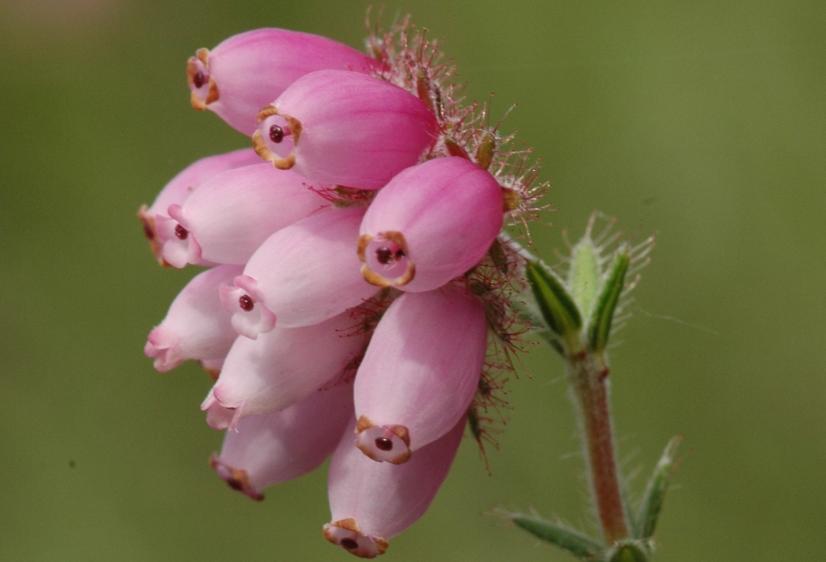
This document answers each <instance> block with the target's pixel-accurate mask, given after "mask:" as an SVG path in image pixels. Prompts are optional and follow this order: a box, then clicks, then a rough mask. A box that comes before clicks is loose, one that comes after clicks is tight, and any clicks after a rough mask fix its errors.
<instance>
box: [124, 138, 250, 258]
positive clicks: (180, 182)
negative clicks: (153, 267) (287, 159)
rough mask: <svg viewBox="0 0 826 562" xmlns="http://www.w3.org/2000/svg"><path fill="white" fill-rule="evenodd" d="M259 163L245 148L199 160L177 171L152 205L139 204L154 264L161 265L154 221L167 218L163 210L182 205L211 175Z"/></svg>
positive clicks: (165, 211)
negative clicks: (155, 259) (153, 256)
mask: <svg viewBox="0 0 826 562" xmlns="http://www.w3.org/2000/svg"><path fill="white" fill-rule="evenodd" d="M260 161H261V159H260V158H259V157H258V155H257V154H256V153H255V151H254V150H252V149H249V148H242V149H241V150H233V151H232V152H227V153H225V154H216V155H214V156H207V157H206V158H201V159H200V160H197V161H195V162H193V163H192V164H190V165H189V166H187V167H186V168H184V169H183V170H181V172H179V173H178V174H177V175H176V176H175V177H174V178H172V179H171V180H169V183H167V184H166V186H164V188H163V189H162V190H161V192H160V193H159V194H158V196H157V197H156V198H155V201H154V202H153V203H152V205H150V206H146V205H143V206H142V207H141V208H140V209H139V210H138V218H139V219H140V221H141V222H142V223H143V232H144V234H145V235H146V238H147V240H149V246H150V248H151V249H152V253H153V254H155V257H156V258H157V259H158V262H159V263H161V264H164V260H163V256H162V255H161V244H160V243H159V241H158V237H157V228H156V226H155V222H156V220H157V218H158V217H163V218H167V217H169V215H168V214H167V209H168V208H169V206H170V205H181V204H183V202H184V201H185V200H186V198H187V197H189V195H190V194H191V193H192V192H193V191H195V189H196V188H197V187H198V186H199V185H201V183H203V182H204V181H205V180H207V179H209V178H211V177H212V176H214V175H215V174H218V173H220V172H223V171H224V170H230V169H232V168H238V167H241V166H248V165H250V164H256V163H258V162H260Z"/></svg>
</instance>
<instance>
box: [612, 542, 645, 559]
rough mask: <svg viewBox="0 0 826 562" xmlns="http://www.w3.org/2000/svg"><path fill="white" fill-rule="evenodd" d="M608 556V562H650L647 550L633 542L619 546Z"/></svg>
mask: <svg viewBox="0 0 826 562" xmlns="http://www.w3.org/2000/svg"><path fill="white" fill-rule="evenodd" d="M608 556H609V558H608V562H648V554H646V551H645V549H644V548H643V547H642V546H641V545H638V544H636V543H633V542H627V543H624V544H620V545H618V546H617V547H616V548H615V549H614V550H612V551H611V553H610V554H609V555H608Z"/></svg>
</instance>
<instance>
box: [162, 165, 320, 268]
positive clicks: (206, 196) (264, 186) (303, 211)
mask: <svg viewBox="0 0 826 562" xmlns="http://www.w3.org/2000/svg"><path fill="white" fill-rule="evenodd" d="M328 206H329V203H328V202H327V201H326V200H325V199H323V198H322V197H321V196H319V195H318V193H317V192H316V191H314V190H313V189H311V188H310V186H308V185H307V182H306V180H305V179H304V178H303V177H301V176H299V175H298V174H296V173H293V172H278V171H276V170H273V169H272V166H270V165H268V164H264V163H259V164H253V165H250V166H244V167H241V168H235V169H232V170H227V171H225V172H222V173H220V174H217V175H216V176H214V177H213V178H211V179H209V180H207V181H205V182H204V183H203V184H202V185H201V186H200V187H199V188H198V190H197V191H196V192H195V193H193V194H192V195H191V196H190V197H189V198H188V199H187V200H186V201H185V202H184V204H183V205H182V206H181V205H170V206H169V209H168V214H169V216H170V217H171V218H170V219H168V221H167V222H164V223H163V226H162V229H163V232H164V233H165V234H166V232H167V231H170V232H171V234H167V240H166V242H164V245H163V250H162V252H163V256H164V259H165V260H166V261H167V262H169V263H170V264H171V265H173V266H175V267H182V264H186V263H187V262H188V263H198V261H204V260H205V261H207V262H210V263H223V264H236V265H241V264H244V263H246V261H247V260H248V259H249V257H250V256H251V255H252V253H253V252H254V251H255V250H256V248H258V246H260V245H261V243H262V242H263V241H264V240H266V239H267V238H268V237H269V236H270V235H271V234H272V233H273V232H275V231H277V230H279V229H281V228H283V227H285V226H287V225H289V224H292V223H293V222H295V221H297V220H299V219H302V218H304V217H306V216H309V215H311V214H312V213H314V212H316V211H318V210H320V209H323V208H325V207H328Z"/></svg>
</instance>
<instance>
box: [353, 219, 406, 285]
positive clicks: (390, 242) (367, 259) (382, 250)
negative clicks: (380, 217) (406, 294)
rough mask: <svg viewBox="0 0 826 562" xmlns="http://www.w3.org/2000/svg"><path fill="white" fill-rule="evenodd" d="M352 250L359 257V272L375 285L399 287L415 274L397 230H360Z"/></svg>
mask: <svg viewBox="0 0 826 562" xmlns="http://www.w3.org/2000/svg"><path fill="white" fill-rule="evenodd" d="M356 253H357V254H358V257H359V260H361V264H362V265H361V275H362V276H363V277H364V280H365V281H367V282H368V283H370V284H371V285H375V286H377V287H403V286H405V285H407V284H408V283H410V282H411V281H413V278H414V277H415V276H416V264H414V263H413V260H411V259H410V256H409V250H408V248H407V240H405V238H404V234H402V233H401V232H398V231H394V230H391V231H387V232H380V233H379V234H378V235H377V236H375V237H374V236H372V235H370V234H362V235H361V236H360V237H359V241H358V246H357V247H356Z"/></svg>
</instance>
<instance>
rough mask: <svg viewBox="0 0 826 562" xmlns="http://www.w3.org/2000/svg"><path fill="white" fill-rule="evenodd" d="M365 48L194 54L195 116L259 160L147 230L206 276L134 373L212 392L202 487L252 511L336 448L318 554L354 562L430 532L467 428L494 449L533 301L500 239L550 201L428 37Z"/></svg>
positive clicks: (239, 46)
mask: <svg viewBox="0 0 826 562" xmlns="http://www.w3.org/2000/svg"><path fill="white" fill-rule="evenodd" d="M368 46H369V49H370V53H371V57H368V56H366V55H362V54H360V53H358V52H356V51H355V50H353V49H350V48H349V47H347V46H345V45H342V44H340V43H337V42H335V41H332V40H329V39H326V38H323V37H318V36H315V35H308V34H303V33H298V32H292V31H286V30H280V29H258V30H254V31H250V32H247V33H242V34H240V35H236V36H233V37H230V38H229V39H227V40H225V41H224V42H222V43H221V44H219V45H218V46H217V47H216V48H215V49H213V50H212V51H211V52H209V51H207V50H206V49H201V50H199V51H198V53H197V55H196V56H195V57H193V58H191V59H190V60H189V63H188V68H187V74H188V78H189V83H190V89H191V98H192V102H193V105H195V106H196V107H198V108H199V109H209V110H211V111H213V112H215V113H217V114H218V115H219V116H220V117H222V118H223V119H224V120H225V121H226V122H227V123H229V124H230V125H231V126H232V127H234V128H236V129H237V130H239V131H241V132H243V133H244V134H247V135H251V136H252V139H251V140H252V143H253V146H254V149H255V154H256V158H257V160H256V161H255V163H253V162H252V160H251V157H252V154H253V152H252V151H250V150H247V151H236V152H234V153H228V154H225V155H219V156H215V157H211V158H208V159H204V160H202V161H198V162H196V163H194V164H192V165H191V166H190V167H189V168H187V169H186V170H184V171H183V172H181V174H179V175H178V176H176V177H175V178H174V179H173V180H172V181H171V182H170V183H169V184H168V185H167V187H166V188H164V190H163V191H162V193H161V194H160V195H159V196H158V198H157V199H156V200H155V202H154V203H153V204H152V206H150V207H148V208H146V207H144V208H143V209H142V210H141V213H140V216H141V218H142V220H143V222H144V225H145V230H146V231H147V235H148V236H149V237H150V241H151V242H152V244H153V249H154V250H155V252H156V255H158V256H159V259H160V261H162V263H165V264H171V265H173V266H175V267H183V266H185V265H186V264H195V265H200V266H206V267H210V268H211V269H209V270H207V271H206V272H203V273H201V274H199V275H198V276H196V277H195V278H194V279H193V280H192V282H191V283H190V284H189V285H187V287H186V288H185V289H184V290H183V291H182V292H181V294H180V295H179V296H178V297H177V298H176V300H175V301H174V302H173V304H172V306H171V307H170V310H169V313H168V314H167V317H166V318H165V319H164V321H163V322H162V323H161V324H160V325H159V326H158V327H156V328H155V329H154V330H153V331H152V332H151V333H150V335H149V338H148V340H149V341H148V342H147V344H146V353H147V355H149V356H150V357H152V358H153V359H154V360H155V366H156V368H158V370H167V369H170V368H172V367H174V366H175V365H177V364H178V363H180V362H181V361H183V360H185V359H195V360H199V361H200V362H201V363H202V364H203V366H204V367H205V368H207V369H209V370H210V371H211V372H212V373H213V374H217V375H218V377H217V381H216V382H215V384H214V386H213V387H212V388H211V389H210V390H209V392H208V394H207V396H206V398H205V399H204V401H203V403H202V404H201V408H202V410H204V411H205V412H206V421H207V424H208V425H209V426H210V427H213V428H215V429H218V430H225V431H227V433H226V436H225V439H224V446H223V449H222V451H221V454H220V455H218V456H216V457H213V459H212V466H213V468H214V469H215V470H216V472H218V474H219V475H220V476H221V477H222V478H223V479H224V480H226V481H227V482H228V483H229V485H230V486H232V487H234V488H236V489H239V490H240V491H242V492H244V493H246V494H247V495H249V496H250V497H253V498H255V499H260V498H261V497H262V493H263V490H264V488H265V487H267V486H269V485H272V484H275V483H279V482H283V481H285V480H288V479H290V478H294V477H296V476H298V475H300V474H303V473H304V472H307V471H309V470H312V469H313V468H314V467H315V466H317V465H319V464H320V463H321V462H322V460H323V459H324V458H325V457H326V456H328V455H329V454H330V453H331V451H332V450H333V449H335V452H334V453H332V454H333V460H332V463H331V467H330V475H329V496H330V507H331V511H332V520H331V522H330V523H328V524H327V525H325V526H324V535H325V537H326V538H327V539H328V540H330V541H332V542H334V543H336V544H338V545H341V546H342V547H343V548H344V549H345V550H347V551H348V552H351V553H353V554H356V555H358V556H362V557H374V556H377V555H379V554H381V553H382V552H384V550H385V549H386V548H387V544H388V543H387V541H388V540H389V539H390V538H392V537H393V536H395V535H397V534H398V533H400V532H402V531H403V530H404V529H406V528H407V527H408V526H410V525H411V524H412V523H413V522H414V521H415V520H416V519H418V518H419V517H420V516H421V515H422V514H423V513H424V511H425V510H426V509H427V506H428V505H429V503H430V502H431V500H432V499H433V497H434V496H435V494H436V491H437V489H438V488H439V486H440V484H441V483H442V481H443V480H444V478H445V475H446V474H447V471H448V469H449V467H450V464H451V462H452V460H453V457H454V455H455V453H456V449H457V447H458V445H459V441H460V439H461V436H462V432H463V428H464V427H465V425H466V423H467V425H468V426H469V427H470V428H471V431H472V433H473V437H474V438H475V439H476V440H477V441H478V442H479V443H480V444H481V442H482V441H483V440H485V438H486V435H489V434H488V433H486V431H487V429H486V427H484V424H485V423H487V422H486V421H485V420H487V419H489V418H490V417H491V415H492V414H490V413H489V412H488V411H487V408H488V407H490V406H491V405H495V404H497V402H496V400H497V398H496V396H494V393H495V392H497V389H498V388H499V385H498V384H491V381H492V380H493V381H497V380H498V379H496V378H495V377H496V375H495V374H493V375H492V374H490V373H489V372H488V370H489V369H495V368H497V367H498V366H499V365H501V364H502V363H505V362H506V361H501V360H500V359H502V358H503V357H504V358H505V359H507V358H508V357H509V354H510V352H511V351H514V350H516V346H515V345H514V343H513V342H514V338H515V334H517V333H518V332H519V327H518V326H517V327H516V328H514V326H513V324H514V323H515V322H517V321H518V320H517V314H516V311H514V309H513V307H512V304H511V300H512V296H513V294H515V293H518V292H519V291H521V290H523V289H524V281H523V268H522V267H521V266H520V259H521V258H520V256H519V254H518V253H517V252H516V251H515V250H514V249H513V248H511V247H510V245H509V244H508V243H507V242H506V241H505V240H503V239H500V240H498V241H497V236H498V235H499V233H500V232H501V229H502V226H503V223H504V221H505V220H507V221H508V222H509V224H512V225H513V224H520V225H521V224H523V223H524V222H525V221H526V220H527V219H529V218H531V216H532V212H533V211H534V206H533V205H532V202H533V201H534V200H535V199H536V197H537V194H538V193H539V192H540V191H541V187H542V184H538V185H537V184H535V180H536V177H537V170H536V167H535V166H534V165H533V164H532V163H531V162H529V161H528V160H527V158H526V156H525V155H526V154H528V153H529V151H528V150H524V149H521V148H515V149H510V148H507V147H506V146H507V145H508V143H509V142H510V141H511V137H510V136H508V135H504V136H503V135H500V133H499V132H498V125H497V126H496V127H493V126H491V125H490V124H489V123H490V120H489V118H488V115H487V109H486V108H484V107H483V106H480V105H477V104H471V105H468V106H464V105H462V104H461V103H460V100H461V99H462V95H461V94H460V93H459V90H458V89H457V87H456V86H455V85H453V84H452V83H451V82H450V77H451V76H452V75H453V74H454V69H453V68H452V67H451V66H449V65H446V64H444V63H443V62H442V59H441V58H440V53H439V51H438V50H437V49H436V48H435V46H434V44H433V43H432V42H430V41H429V40H428V39H427V37H426V34H425V33H423V32H420V31H418V30H416V29H415V28H413V27H412V26H410V25H409V24H408V23H407V20H404V21H403V22H402V23H400V24H399V25H398V26H396V27H394V28H393V30H392V32H391V33H388V34H387V35H381V36H377V35H374V36H372V37H370V38H369V41H368ZM256 120H257V121H256ZM259 157H260V158H259ZM261 158H263V159H264V160H265V161H266V162H261ZM219 264H223V265H219ZM489 341H490V342H493V343H495V344H496V345H494V346H492V349H493V351H489V350H488V342H489ZM500 350H501V351H503V353H502V354H501V355H498V353H499V351H500ZM488 359H490V360H488ZM219 371H220V373H218V372H219ZM483 371H484V372H483ZM353 379H355V380H353ZM486 412H487V413H486ZM467 420H470V421H467ZM381 461H386V462H381Z"/></svg>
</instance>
